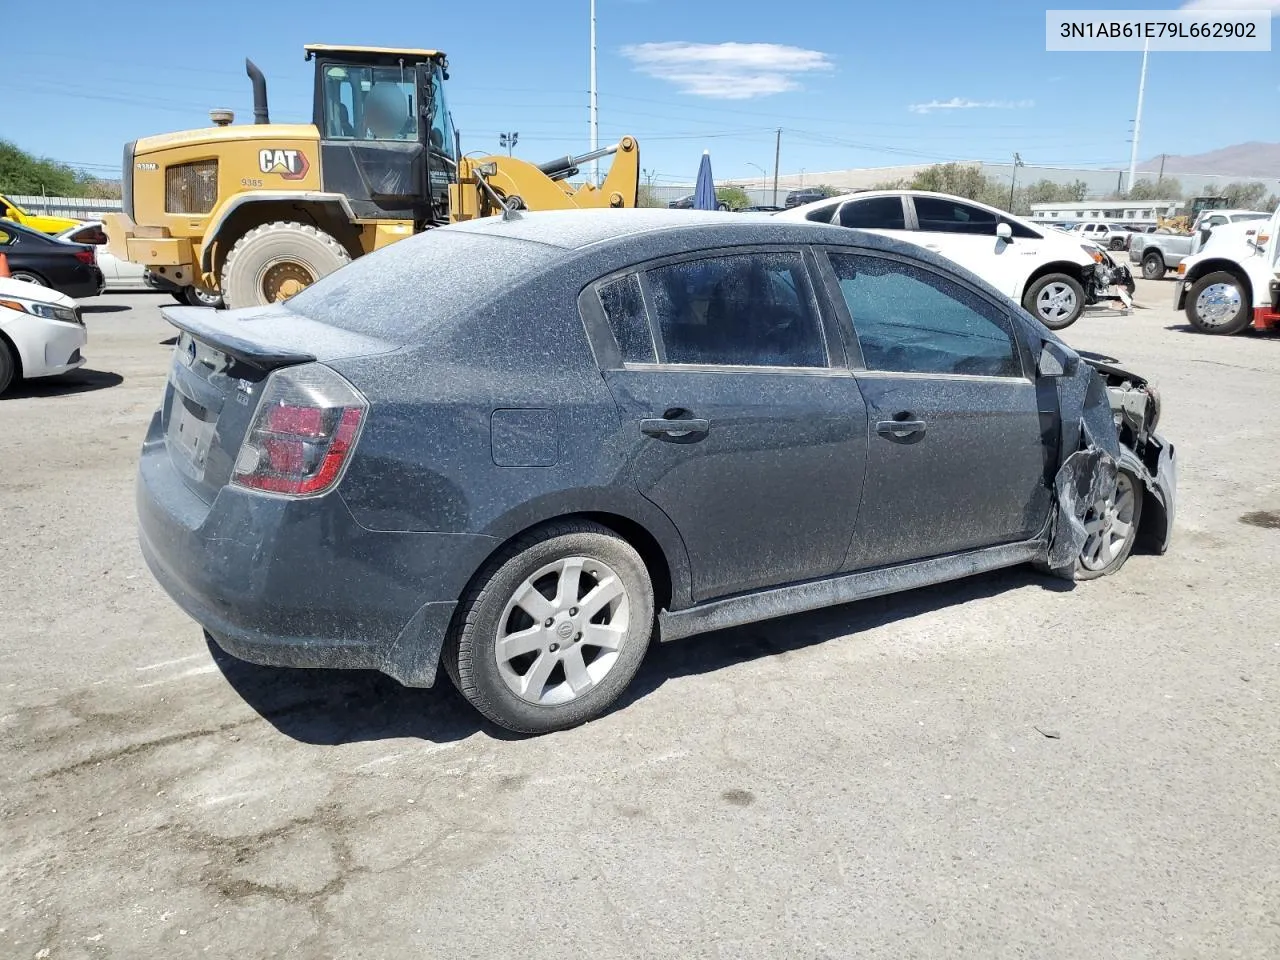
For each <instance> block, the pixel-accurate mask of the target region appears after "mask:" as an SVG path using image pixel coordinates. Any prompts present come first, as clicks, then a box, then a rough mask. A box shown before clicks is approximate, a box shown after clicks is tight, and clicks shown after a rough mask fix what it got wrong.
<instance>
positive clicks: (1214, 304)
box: [1187, 270, 1251, 336]
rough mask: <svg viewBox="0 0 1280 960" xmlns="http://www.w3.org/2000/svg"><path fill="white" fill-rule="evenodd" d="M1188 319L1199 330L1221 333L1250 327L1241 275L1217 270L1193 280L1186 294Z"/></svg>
mask: <svg viewBox="0 0 1280 960" xmlns="http://www.w3.org/2000/svg"><path fill="white" fill-rule="evenodd" d="M1187 319H1188V320H1190V321H1191V325H1192V326H1193V327H1195V328H1196V329H1197V330H1199V331H1200V332H1201V333H1218V334H1223V335H1224V336H1227V335H1230V334H1233V333H1239V332H1240V331H1241V330H1243V329H1244V328H1245V327H1247V326H1249V322H1250V319H1251V317H1250V310H1249V298H1248V297H1247V296H1245V292H1244V284H1242V283H1241V282H1240V278H1239V277H1237V276H1236V275H1235V274H1233V273H1227V272H1226V271H1225V270H1219V271H1217V272H1215V273H1209V274H1206V275H1205V276H1203V277H1201V278H1200V279H1199V280H1197V281H1196V282H1195V283H1193V284H1192V285H1191V291H1190V292H1189V293H1188V294H1187Z"/></svg>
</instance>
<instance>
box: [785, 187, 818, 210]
mask: <svg viewBox="0 0 1280 960" xmlns="http://www.w3.org/2000/svg"><path fill="white" fill-rule="evenodd" d="M825 199H827V193H826V191H824V190H819V189H818V188H817V187H802V188H801V189H799V190H792V191H791V192H790V193H788V194H787V198H786V200H784V201H783V202H784V203H785V204H786V205H787V206H786V209H788V210H790V209H791V208H792V207H799V206H802V205H804V204H806V203H817V202H818V201H819V200H825Z"/></svg>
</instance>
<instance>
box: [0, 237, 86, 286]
mask: <svg viewBox="0 0 1280 960" xmlns="http://www.w3.org/2000/svg"><path fill="white" fill-rule="evenodd" d="M0 253H3V254H4V255H5V258H6V259H7V260H8V261H9V273H10V274H11V275H12V276H13V278H14V279H15V280H26V281H28V282H30V283H38V284H40V286H42V287H50V288H52V289H54V290H57V291H58V292H59V293H65V294H66V295H67V296H69V297H96V296H97V295H98V294H100V293H101V292H102V290H103V288H104V287H105V286H106V280H105V279H104V278H103V276H102V271H101V270H99V269H98V264H97V261H96V259H95V257H94V253H93V247H91V246H87V245H86V244H83V243H67V242H66V241H63V240H58V239H56V238H54V237H50V236H47V235H45V234H43V233H38V232H37V231H35V230H32V229H31V228H29V227H24V226H22V225H21V224H17V223H14V222H13V221H12V220H0Z"/></svg>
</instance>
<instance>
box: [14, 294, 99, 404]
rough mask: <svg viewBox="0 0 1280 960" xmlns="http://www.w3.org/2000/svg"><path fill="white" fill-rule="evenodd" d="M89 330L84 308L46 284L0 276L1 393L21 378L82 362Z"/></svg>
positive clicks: (71, 367)
mask: <svg viewBox="0 0 1280 960" xmlns="http://www.w3.org/2000/svg"><path fill="white" fill-rule="evenodd" d="M88 340H89V335H88V333H87V332H86V330H85V328H84V320H82V319H81V317H80V308H79V307H77V306H76V302H75V301H74V300H72V299H71V298H70V297H68V296H66V295H65V294H61V293H58V292H57V291H56V290H51V289H49V288H48V287H42V286H38V285H36V284H34V283H27V282H26V281H25V280H12V279H10V278H8V277H0V393H4V392H5V391H6V390H7V389H9V387H10V385H11V384H13V383H16V382H17V381H18V380H30V379H33V378H35V377H55V376H57V375H58V374H60V373H67V372H69V371H71V370H74V369H76V368H77V367H80V366H83V365H84V354H83V352H82V351H83V348H84V345H85V344H86V343H87V342H88Z"/></svg>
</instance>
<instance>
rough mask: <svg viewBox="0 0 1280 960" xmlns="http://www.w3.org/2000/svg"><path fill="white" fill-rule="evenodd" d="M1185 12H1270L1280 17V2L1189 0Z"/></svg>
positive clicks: (1274, 0) (1275, 0) (1271, 0)
mask: <svg viewBox="0 0 1280 960" xmlns="http://www.w3.org/2000/svg"><path fill="white" fill-rule="evenodd" d="M1181 9H1183V10H1270V11H1271V15H1272V16H1273V17H1277V16H1280V0H1189V2H1187V3H1184V4H1183V5H1182V7H1181Z"/></svg>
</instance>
